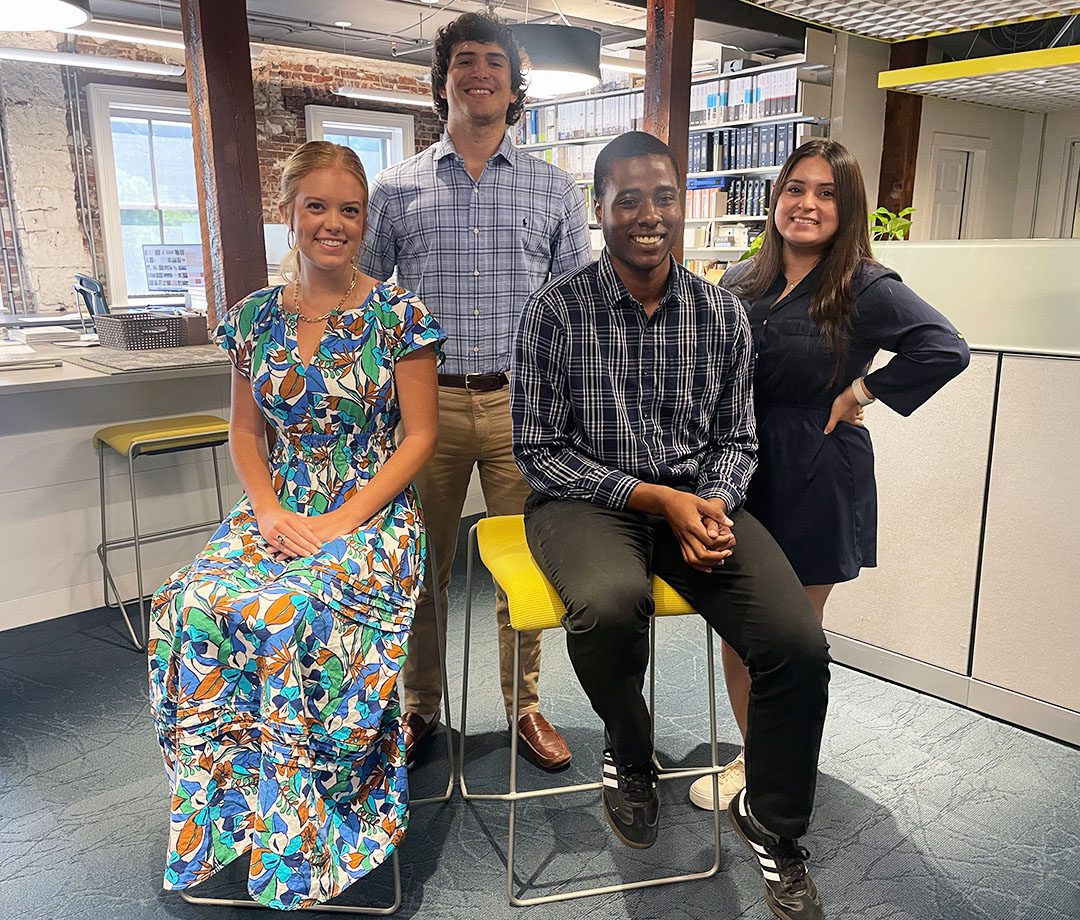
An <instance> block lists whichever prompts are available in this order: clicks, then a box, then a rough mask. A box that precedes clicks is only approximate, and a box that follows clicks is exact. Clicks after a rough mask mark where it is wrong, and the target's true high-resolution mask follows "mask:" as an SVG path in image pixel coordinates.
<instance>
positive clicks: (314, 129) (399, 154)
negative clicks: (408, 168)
mask: <svg viewBox="0 0 1080 920" xmlns="http://www.w3.org/2000/svg"><path fill="white" fill-rule="evenodd" d="M305 115H306V120H307V136H308V140H312V141H331V142H332V143H334V144H341V145H342V146H343V147H351V148H352V149H353V150H355V151H356V154H357V156H359V157H360V162H361V163H363V164H364V170H365V171H366V172H367V174H368V178H369V179H372V178H374V177H375V176H376V175H377V174H378V173H380V172H382V170H384V169H386V167H387V166H389V165H391V164H392V163H399V162H401V161H402V160H404V159H405V158H406V157H411V156H412V155H413V150H414V143H415V141H414V139H413V118H412V116H411V115H391V114H388V113H386V112H364V111H361V110H359V109H344V108H337V107H336V106H330V105H309V106H307V108H306V109H305Z"/></svg>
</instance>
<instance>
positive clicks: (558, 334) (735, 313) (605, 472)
mask: <svg viewBox="0 0 1080 920" xmlns="http://www.w3.org/2000/svg"><path fill="white" fill-rule="evenodd" d="M753 364H754V351H753V340H752V339H751V336H750V326H749V323H748V322H747V319H746V313H745V312H744V311H743V308H742V306H741V305H740V303H739V301H738V300H737V299H736V298H735V296H734V295H732V294H730V293H729V292H727V291H724V290H722V289H720V288H718V287H717V286H716V285H714V284H710V283H709V282H707V281H705V280H704V279H702V278H699V277H698V276H697V275H695V274H693V273H692V272H690V271H687V269H685V268H683V267H682V266H681V265H679V264H677V263H676V262H675V261H674V260H672V263H671V276H670V279H669V281H668V289H667V293H666V294H665V296H664V299H663V300H662V301H661V303H660V306H659V307H658V308H657V310H656V312H655V313H654V314H653V315H652V316H651V317H649V318H646V316H645V311H644V309H643V308H642V306H641V304H640V303H638V302H637V301H636V300H635V299H634V298H633V297H632V296H631V295H630V293H629V292H628V291H627V289H626V287H625V286H624V285H623V283H622V281H620V280H619V276H618V275H617V274H616V273H615V269H614V267H613V266H612V264H611V260H610V259H609V257H608V253H607V250H606V249H605V250H604V252H603V253H602V254H601V256H600V260H599V261H598V262H595V263H593V264H592V265H588V266H586V267H585V268H582V269H579V270H578V271H575V272H572V273H571V274H569V275H566V276H564V277H562V278H559V279H557V280H554V281H552V282H551V283H550V284H548V285H546V286H545V287H543V288H542V289H541V290H539V291H537V293H536V294H535V295H534V296H533V297H532V298H530V300H529V302H528V304H526V306H525V309H524V311H523V312H522V314H521V322H520V324H519V326H518V333H517V339H516V341H515V344H514V358H513V361H512V362H511V364H510V368H511V376H510V409H511V412H512V414H513V418H514V457H515V459H516V460H517V464H518V466H519V467H520V468H521V472H522V473H523V474H524V476H525V478H526V479H527V480H528V482H529V484H530V485H531V486H532V487H533V488H534V489H535V490H536V491H537V492H540V493H542V494H544V495H550V496H553V497H555V498H562V499H581V500H584V501H590V502H595V503H597V504H601V505H605V506H608V507H611V508H623V507H625V506H626V502H627V500H628V499H629V497H630V493H631V492H632V491H633V489H634V487H635V486H637V484H638V483H639V482H649V483H658V484H661V485H668V486H684V487H689V488H692V489H693V490H694V491H695V492H696V493H697V494H698V495H699V496H701V497H702V498H722V499H723V500H724V503H725V505H726V507H727V508H728V510H731V509H733V508H735V507H737V506H738V505H740V504H741V503H742V501H743V499H744V497H745V496H746V487H747V485H748V484H749V482H750V476H751V474H752V473H753V472H754V469H755V467H756V466H757V453H756V452H757V434H756V430H755V426H754V406H753V387H752V383H753Z"/></svg>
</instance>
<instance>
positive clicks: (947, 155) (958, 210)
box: [930, 147, 971, 240]
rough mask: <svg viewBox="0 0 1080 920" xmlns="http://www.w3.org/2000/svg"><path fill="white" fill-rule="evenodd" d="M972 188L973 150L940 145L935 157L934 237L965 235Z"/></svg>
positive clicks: (932, 231) (953, 238) (932, 219)
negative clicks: (952, 148)
mask: <svg viewBox="0 0 1080 920" xmlns="http://www.w3.org/2000/svg"><path fill="white" fill-rule="evenodd" d="M970 189H971V151H970V150H951V149H949V148H945V147H939V148H938V149H937V150H936V151H935V157H934V197H933V198H932V201H933V205H932V210H931V214H930V238H931V239H934V240H959V239H962V238H963V236H964V229H965V223H966V217H967V209H968V195H969V191H970Z"/></svg>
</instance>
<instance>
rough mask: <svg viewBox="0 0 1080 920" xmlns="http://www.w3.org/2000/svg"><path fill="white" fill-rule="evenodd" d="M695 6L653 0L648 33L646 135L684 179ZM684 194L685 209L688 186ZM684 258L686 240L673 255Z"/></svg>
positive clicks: (680, 0) (691, 1) (688, 0)
mask: <svg viewBox="0 0 1080 920" xmlns="http://www.w3.org/2000/svg"><path fill="white" fill-rule="evenodd" d="M695 6H696V2H695V0H648V8H647V15H648V25H647V28H646V32H645V130H646V131H648V132H649V134H654V135H656V136H657V137H658V138H660V140H662V141H665V142H666V143H667V144H668V146H669V147H671V149H672V151H673V152H674V153H675V161H676V162H677V163H678V164H679V174H680V175H681V176H683V177H684V178H685V176H686V159H687V153H688V150H689V145H690V68H691V64H692V63H693V57H694V7H695ZM681 194H682V197H683V203H684V204H685V201H686V188H685V182H684V183H683V189H682V193H681ZM682 253H683V241H682V239H681V238H680V239H678V240H676V241H675V247H674V249H673V250H672V255H674V256H675V258H676V259H678V260H679V261H680V262H681V261H682Z"/></svg>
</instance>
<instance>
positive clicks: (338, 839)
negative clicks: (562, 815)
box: [149, 141, 444, 909]
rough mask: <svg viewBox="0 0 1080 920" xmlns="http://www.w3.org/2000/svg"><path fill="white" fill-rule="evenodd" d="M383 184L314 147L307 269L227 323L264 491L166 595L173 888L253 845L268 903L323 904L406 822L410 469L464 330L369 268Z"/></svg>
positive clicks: (303, 202)
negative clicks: (368, 238)
mask: <svg viewBox="0 0 1080 920" xmlns="http://www.w3.org/2000/svg"><path fill="white" fill-rule="evenodd" d="M367 197H368V186H367V178H366V176H365V175H364V169H363V166H362V165H361V164H360V161H359V159H358V158H357V157H356V155H355V153H353V152H352V151H351V150H349V149H347V148H344V147H339V146H337V145H334V144H330V143H326V142H323V141H314V142H311V143H308V144H304V145H303V146H302V147H300V148H299V149H298V150H296V151H295V152H294V153H293V154H292V156H290V157H289V159H288V161H287V162H286V164H285V170H284V175H283V177H282V183H281V199H280V212H281V216H282V219H283V221H285V222H286V223H287V224H288V226H289V236H290V243H291V245H292V251H291V252H290V255H289V258H288V260H287V262H286V266H285V272H286V274H285V276H286V277H287V278H288V279H289V280H288V283H287V284H285V285H283V286H278V287H272V288H268V289H266V290H262V291H257V292H255V293H253V294H251V295H250V296H248V297H247V298H245V299H244V300H242V301H241V302H240V303H238V304H237V305H236V306H235V307H233V308H232V309H231V310H230V311H229V313H228V315H227V316H226V317H225V318H224V319H223V320H222V322H221V324H220V326H219V327H218V329H217V334H216V337H217V340H218V342H219V343H220V345H221V347H222V348H224V349H225V351H226V352H227V353H228V355H229V359H230V361H231V362H232V364H233V366H234V369H233V373H232V415H231V420H230V442H229V443H230V449H231V452H232V458H233V464H234V466H235V468H236V471H237V474H238V475H239V477H240V481H241V482H242V484H243V486H244V490H245V494H244V496H243V498H241V500H240V501H239V502H238V503H237V505H236V506H235V507H234V508H233V509H232V511H231V512H230V513H229V515H228V517H227V518H226V519H225V520H224V521H223V522H222V524H221V526H220V527H219V528H218V530H217V532H216V533H215V534H214V535H213V537H212V538H211V540H210V542H209V544H208V545H207V547H206V549H205V550H203V552H202V553H200V554H199V556H198V557H196V559H195V561H194V562H193V563H192V564H191V565H189V566H187V567H186V568H184V569H182V570H181V571H179V572H178V573H177V574H176V575H175V576H173V577H172V578H171V579H170V580H169V581H168V583H167V584H165V585H164V586H163V587H162V588H161V589H160V590H159V591H158V593H157V594H156V595H155V597H154V601H153V607H152V610H153V615H152V624H151V630H152V632H151V642H150V648H149V654H150V693H151V707H152V710H153V714H154V719H155V723H156V728H157V732H158V738H159V741H160V743H161V747H162V752H163V754H164V757H165V765H166V771H167V773H168V776H169V780H170V782H171V785H172V815H171V826H170V836H169V849H168V855H167V858H166V869H165V887H166V888H167V889H181V888H188V887H190V886H192V885H196V884H198V883H199V882H202V881H204V880H205V879H206V878H208V877H210V876H211V875H213V874H214V873H215V872H216V871H217V870H218V869H220V868H222V867H223V866H225V865H227V864H228V863H230V862H232V861H233V860H234V859H236V858H237V857H239V856H241V855H243V854H244V853H246V852H248V851H250V853H251V864H250V870H249V874H248V890H249V892H250V894H251V896H252V897H253V898H254V899H255V900H256V901H258V902H259V903H261V904H264V905H266V906H268V907H275V908H281V909H296V908H303V907H310V906H312V905H314V904H317V903H320V902H322V901H326V900H328V899H330V898H333V897H335V896H336V895H338V894H339V893H340V892H341V891H343V890H344V889H345V888H346V887H348V886H349V885H350V884H351V883H352V882H354V881H355V880H356V879H358V878H360V877H362V876H363V875H365V874H366V873H367V872H369V871H370V870H371V869H373V868H375V867H376V866H378V865H379V864H381V863H382V862H383V860H385V859H386V857H387V856H388V855H389V853H390V852H391V851H392V850H393V849H394V847H395V846H396V845H397V844H398V843H399V842H400V840H401V838H402V836H403V835H404V832H405V828H406V824H407V802H408V786H407V779H406V772H405V763H404V754H403V744H402V735H401V710H400V705H399V702H398V692H397V685H396V681H397V676H398V672H399V670H400V667H401V664H402V661H403V660H404V657H405V640H406V637H407V635H408V632H409V627H410V624H411V621H412V613H413V608H414V604H415V601H416V597H417V594H418V592H419V589H420V584H421V582H422V581H423V572H424V561H425V545H424V531H423V525H422V522H421V519H420V515H419V509H418V507H417V503H416V499H415V496H414V495H413V491H412V487H411V485H410V483H411V482H412V480H413V478H414V476H415V475H416V473H417V471H418V470H419V469H420V468H421V467H422V466H423V465H424V463H425V462H426V461H427V460H428V458H429V457H430V456H431V455H432V453H433V451H434V449H435V442H436V428H437V416H438V396H437V387H436V348H437V346H438V343H440V342H441V341H442V340H443V338H444V336H443V333H442V331H441V330H440V329H439V327H438V325H437V324H436V323H435V321H434V320H433V319H432V317H431V316H430V314H428V312H427V311H426V310H425V308H424V306H423V304H421V303H420V301H419V300H418V299H417V298H416V297H415V296H414V295H413V294H410V293H408V292H407V291H404V290H401V289H400V288H397V287H395V286H394V285H392V284H388V283H379V282H376V281H375V280H374V279H372V278H370V277H368V276H367V275H364V274H361V273H360V272H359V271H358V270H357V268H356V259H357V254H358V251H359V249H360V244H361V241H362V240H363V237H364V225H365V222H366V214H367ZM399 423H400V426H401V428H402V430H403V432H404V434H403V437H402V438H401V439H400V442H399V443H398V444H397V446H396V447H395V440H394V432H395V429H397V428H398V426H399ZM268 429H269V430H270V432H271V433H272V435H273V437H272V438H269V439H268V438H267V431H268ZM268 441H269V442H270V443H271V444H272V446H271V447H270V448H269V449H268V446H267V445H268Z"/></svg>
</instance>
